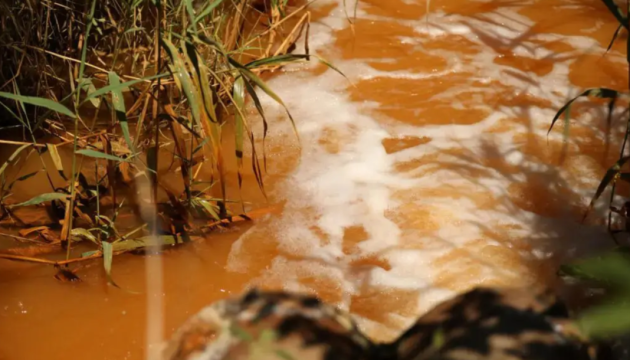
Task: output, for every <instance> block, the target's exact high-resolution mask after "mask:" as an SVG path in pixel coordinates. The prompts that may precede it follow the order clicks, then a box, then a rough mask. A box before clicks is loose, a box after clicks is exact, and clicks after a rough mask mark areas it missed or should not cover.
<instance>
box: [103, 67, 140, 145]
mask: <svg viewBox="0 0 630 360" xmlns="http://www.w3.org/2000/svg"><path fill="white" fill-rule="evenodd" d="M108 77H109V83H110V85H111V86H113V88H112V102H113V103H114V110H115V111H116V117H117V118H118V122H119V123H120V128H121V129H122V132H123V137H124V138H125V142H127V146H129V150H131V153H132V154H135V153H136V151H135V150H134V146H133V141H131V137H130V134H129V123H128V122H127V109H126V108H125V100H124V98H123V94H122V91H120V77H118V74H116V73H115V72H113V71H110V72H109V74H108Z"/></svg>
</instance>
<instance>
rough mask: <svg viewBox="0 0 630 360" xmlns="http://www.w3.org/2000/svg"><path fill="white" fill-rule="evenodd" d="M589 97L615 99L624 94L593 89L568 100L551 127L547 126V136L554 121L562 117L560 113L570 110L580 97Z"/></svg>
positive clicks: (605, 89) (611, 90)
mask: <svg viewBox="0 0 630 360" xmlns="http://www.w3.org/2000/svg"><path fill="white" fill-rule="evenodd" d="M589 96H593V97H598V98H602V99H617V98H619V97H620V96H626V94H622V93H620V92H618V91H617V90H613V89H607V88H593V89H587V90H585V91H584V92H583V93H581V94H580V95H578V96H576V97H574V98H573V99H571V100H569V101H568V102H567V103H566V104H564V106H562V107H561V108H560V110H558V112H557V113H556V115H555V116H554V117H553V120H552V121H551V125H550V126H549V130H548V131H547V135H549V133H550V132H551V129H553V126H554V125H555V123H556V121H557V120H558V119H559V118H560V115H562V113H563V112H564V111H565V110H570V107H571V104H573V102H574V101H575V100H577V99H579V98H581V97H589ZM569 116H570V115H569Z"/></svg>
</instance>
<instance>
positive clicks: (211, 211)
mask: <svg viewBox="0 0 630 360" xmlns="http://www.w3.org/2000/svg"><path fill="white" fill-rule="evenodd" d="M196 202H198V203H199V204H200V205H201V206H203V208H204V209H205V210H206V212H207V213H208V214H209V215H210V216H212V217H213V218H214V219H215V220H217V221H218V220H221V218H220V217H219V214H218V213H217V212H216V210H214V208H213V207H212V204H210V202H209V201H207V200H204V199H199V198H197V199H196Z"/></svg>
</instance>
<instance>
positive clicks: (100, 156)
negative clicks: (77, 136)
mask: <svg viewBox="0 0 630 360" xmlns="http://www.w3.org/2000/svg"><path fill="white" fill-rule="evenodd" d="M76 153H77V154H80V155H84V156H89V157H93V158H97V159H106V160H113V161H118V162H127V161H128V160H127V159H123V158H120V157H118V156H114V155H109V154H105V153H102V152H100V151H96V150H90V149H83V150H78V151H77V152H76Z"/></svg>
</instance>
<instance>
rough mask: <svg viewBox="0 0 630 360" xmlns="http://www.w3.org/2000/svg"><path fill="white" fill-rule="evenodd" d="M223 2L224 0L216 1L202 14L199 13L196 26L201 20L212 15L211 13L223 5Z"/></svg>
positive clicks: (209, 3)
mask: <svg viewBox="0 0 630 360" xmlns="http://www.w3.org/2000/svg"><path fill="white" fill-rule="evenodd" d="M222 2H223V0H215V1H214V2H212V3H211V2H208V5H207V6H206V7H205V8H204V9H203V10H201V12H200V13H199V15H197V17H196V18H195V24H197V23H199V22H200V21H201V20H203V19H204V18H205V17H206V16H208V15H210V13H211V12H212V10H214V9H215V8H216V7H217V6H219V5H220V4H221V3H222Z"/></svg>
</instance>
